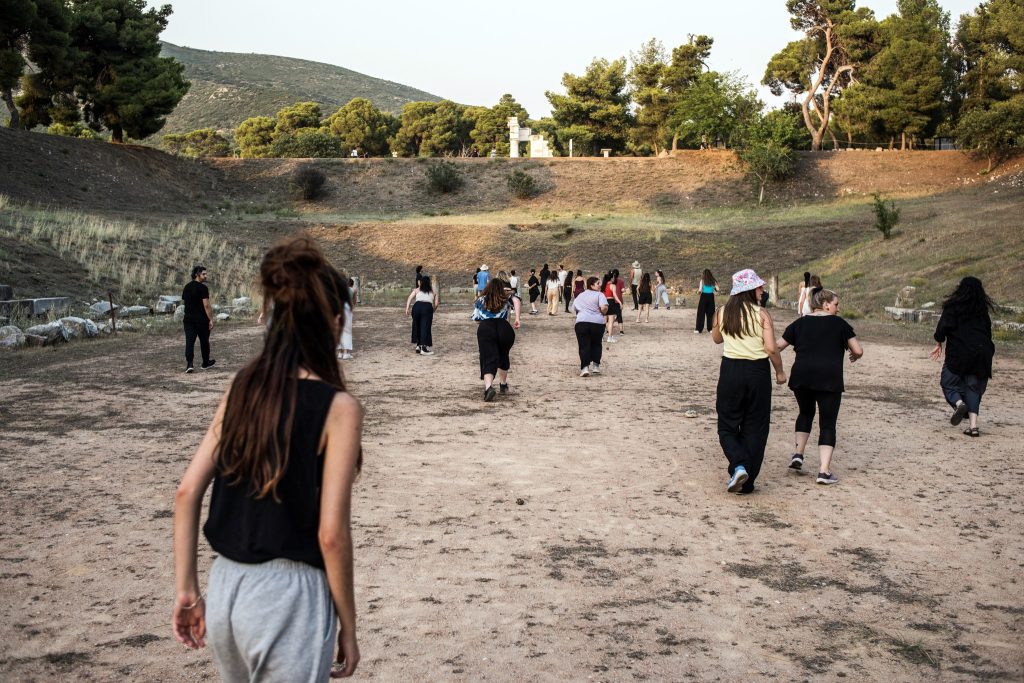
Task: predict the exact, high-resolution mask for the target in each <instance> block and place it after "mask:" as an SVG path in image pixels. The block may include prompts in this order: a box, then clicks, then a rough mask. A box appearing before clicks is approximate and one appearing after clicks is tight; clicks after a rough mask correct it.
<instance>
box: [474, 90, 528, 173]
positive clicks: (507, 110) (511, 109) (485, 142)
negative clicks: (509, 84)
mask: <svg viewBox="0 0 1024 683" xmlns="http://www.w3.org/2000/svg"><path fill="white" fill-rule="evenodd" d="M465 116H466V118H467V119H470V120H472V121H473V127H472V128H471V130H470V132H469V137H470V139H471V140H472V147H473V149H475V150H476V151H477V152H478V153H479V154H480V155H482V156H486V155H487V154H490V151H491V150H492V149H493V150H495V152H496V153H497V154H498V156H503V157H507V156H508V155H509V151H510V150H509V138H508V120H509V117H511V116H515V117H516V118H517V119H519V125H521V126H527V125H531V124H530V122H529V118H530V114H529V113H528V112H527V111H526V109H525V108H524V107H523V105H521V104H519V102H517V101H516V99H515V98H514V97H512V95H510V94H508V93H505V94H504V95H502V96H501V99H499V100H498V103H497V104H495V105H494V106H493V107H490V108H484V107H470V108H469V109H467V110H466V114H465Z"/></svg>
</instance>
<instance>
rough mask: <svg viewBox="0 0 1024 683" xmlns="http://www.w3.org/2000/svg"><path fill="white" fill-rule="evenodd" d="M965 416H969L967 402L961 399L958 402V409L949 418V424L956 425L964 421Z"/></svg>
mask: <svg viewBox="0 0 1024 683" xmlns="http://www.w3.org/2000/svg"><path fill="white" fill-rule="evenodd" d="M965 417H967V404H966V403H964V402H963V401H960V402H959V403H957V404H956V410H954V411H953V415H952V416H951V417H950V418H949V424H951V425H953V426H954V427H956V426H957V425H958V424H960V423H961V422H963V420H964V418H965Z"/></svg>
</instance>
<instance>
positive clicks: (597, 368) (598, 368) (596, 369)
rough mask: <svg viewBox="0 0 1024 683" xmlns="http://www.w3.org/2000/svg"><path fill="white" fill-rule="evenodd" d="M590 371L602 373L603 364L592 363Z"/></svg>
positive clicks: (596, 373) (597, 373)
mask: <svg viewBox="0 0 1024 683" xmlns="http://www.w3.org/2000/svg"><path fill="white" fill-rule="evenodd" d="M590 371H591V372H592V373H594V374H595V375H600V374H601V366H600V365H598V364H597V363H591V364H590Z"/></svg>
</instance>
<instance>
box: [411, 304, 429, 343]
mask: <svg viewBox="0 0 1024 683" xmlns="http://www.w3.org/2000/svg"><path fill="white" fill-rule="evenodd" d="M433 323H434V305H433V304H432V303H430V302H429V301H417V302H416V303H414V304H413V305H412V343H413V344H415V345H416V346H433V345H434V337H433V336H432V335H431V332H430V328H431V326H432V325H433Z"/></svg>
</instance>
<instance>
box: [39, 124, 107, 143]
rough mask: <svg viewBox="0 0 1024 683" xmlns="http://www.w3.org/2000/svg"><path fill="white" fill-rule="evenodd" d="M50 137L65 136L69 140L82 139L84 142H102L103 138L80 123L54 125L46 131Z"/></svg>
mask: <svg viewBox="0 0 1024 683" xmlns="http://www.w3.org/2000/svg"><path fill="white" fill-rule="evenodd" d="M46 131H47V132H48V133H49V134H50V135H63V136H64V137H69V138H82V139H83V140H102V139H103V136H102V135H100V134H99V133H97V132H96V131H94V130H93V129H91V128H89V127H87V126H83V125H82V124H80V123H70V124H68V123H53V124H50V127H49V128H47V129H46Z"/></svg>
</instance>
